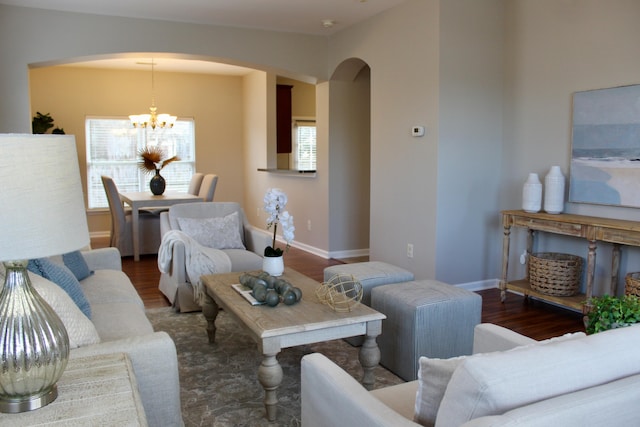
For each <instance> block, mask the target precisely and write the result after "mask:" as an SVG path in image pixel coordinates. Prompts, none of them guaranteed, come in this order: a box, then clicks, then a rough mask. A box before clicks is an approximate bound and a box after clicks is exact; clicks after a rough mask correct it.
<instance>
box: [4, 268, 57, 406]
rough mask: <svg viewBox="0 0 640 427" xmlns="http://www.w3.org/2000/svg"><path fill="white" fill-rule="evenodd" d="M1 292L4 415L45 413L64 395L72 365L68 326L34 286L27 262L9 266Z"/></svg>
mask: <svg viewBox="0 0 640 427" xmlns="http://www.w3.org/2000/svg"><path fill="white" fill-rule="evenodd" d="M4 266H5V269H6V277H5V282H4V287H3V288H2V291H1V292H0V319H2V321H1V322H0V412H7V413H17V412H25V411H31V410H34V409H38V408H41V407H43V406H45V405H47V404H49V403H51V402H53V401H54V400H55V398H56V397H57V396H58V391H57V388H56V382H57V381H58V380H59V379H60V377H61V376H62V373H63V372H64V369H65V367H66V366H67V361H68V360H69V337H68V335H67V330H66V329H65V327H64V324H63V323H62V321H61V320H60V318H59V317H58V315H57V314H56V313H55V311H53V309H52V308H51V307H50V306H49V304H47V302H46V301H45V300H44V299H42V297H41V296H40V295H39V294H38V292H36V290H35V289H34V288H33V286H32V285H31V280H30V279H29V276H28V274H27V269H26V266H27V261H26V260H24V261H8V262H5V263H4Z"/></svg>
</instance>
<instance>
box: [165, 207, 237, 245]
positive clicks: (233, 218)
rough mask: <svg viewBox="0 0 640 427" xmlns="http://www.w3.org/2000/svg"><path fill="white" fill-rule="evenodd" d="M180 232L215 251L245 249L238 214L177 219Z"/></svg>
mask: <svg viewBox="0 0 640 427" xmlns="http://www.w3.org/2000/svg"><path fill="white" fill-rule="evenodd" d="M177 219H178V225H179V226H180V230H181V231H183V232H184V233H185V234H186V235H188V236H189V237H191V238H192V239H194V240H195V241H196V242H198V243H200V244H201V245H202V246H206V247H208V248H214V249H245V246H244V244H243V243H242V238H241V237H240V220H239V217H238V212H233V213H231V214H229V215H227V216H225V217H217V218H177Z"/></svg>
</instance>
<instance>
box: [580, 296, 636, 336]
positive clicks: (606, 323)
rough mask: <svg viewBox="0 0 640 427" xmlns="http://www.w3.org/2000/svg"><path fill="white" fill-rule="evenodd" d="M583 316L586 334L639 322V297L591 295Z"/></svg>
mask: <svg viewBox="0 0 640 427" xmlns="http://www.w3.org/2000/svg"><path fill="white" fill-rule="evenodd" d="M589 303H590V305H591V309H590V310H589V312H588V313H587V316H586V318H585V326H586V332H587V334H595V333H598V332H602V331H606V330H608V329H615V328H622V327H625V326H629V325H632V324H634V323H638V322H640V299H639V298H638V297H636V296H634V295H625V296H623V297H614V296H609V295H603V296H601V297H592V298H591V300H590V301H589Z"/></svg>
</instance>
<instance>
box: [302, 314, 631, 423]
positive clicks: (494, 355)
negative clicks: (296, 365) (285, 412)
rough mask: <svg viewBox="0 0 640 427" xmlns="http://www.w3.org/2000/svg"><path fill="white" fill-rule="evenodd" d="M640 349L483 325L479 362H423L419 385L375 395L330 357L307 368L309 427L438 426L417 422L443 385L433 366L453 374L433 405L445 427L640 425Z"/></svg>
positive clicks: (609, 340)
mask: <svg viewBox="0 0 640 427" xmlns="http://www.w3.org/2000/svg"><path fill="white" fill-rule="evenodd" d="M638 343H640V326H631V327H627V328H621V329H614V330H610V331H606V332H602V333H599V334H595V335H590V336H584V335H583V334H574V335H571V336H565V337H562V338H559V339H552V340H545V341H542V342H539V343H538V342H536V341H533V340H531V339H530V338H527V337H524V336H522V335H519V334H517V333H515V332H513V331H510V330H508V329H505V328H502V327H499V326H496V325H492V324H480V325H478V326H477V327H476V330H475V337H474V355H473V356H466V357H463V358H456V359H449V360H432V361H427V360H421V368H423V367H424V368H425V369H424V371H421V373H420V376H419V379H418V380H416V381H412V382H408V383H403V384H400V385H396V386H391V387H386V388H383V389H379V390H374V391H372V392H369V391H366V390H365V389H364V388H363V387H362V386H361V385H360V384H359V383H358V382H357V381H356V380H355V379H353V377H351V376H350V375H349V374H347V373H346V372H345V371H343V370H342V369H341V368H339V367H338V366H337V365H335V364H334V363H333V362H331V361H330V360H329V359H327V358H326V357H324V356H323V355H321V354H317V353H315V354H310V355H307V356H305V357H304V358H303V359H302V385H301V386H302V397H301V399H302V425H303V426H305V427H316V426H327V427H329V426H337V425H349V426H367V427H369V426H394V427H401V426H419V425H432V424H431V423H430V422H428V421H424V420H422V423H421V424H418V423H417V422H415V421H413V420H414V414H415V411H416V406H418V405H416V402H418V403H420V402H425V401H428V400H429V399H428V398H427V395H428V394H429V393H431V392H433V391H435V390H436V388H437V387H435V386H434V384H433V383H434V382H435V383H437V382H438V381H437V380H438V375H437V374H434V375H432V376H429V375H428V374H426V372H427V368H426V366H427V363H429V362H435V363H434V365H438V364H440V365H443V366H444V365H448V366H449V368H450V369H451V371H450V372H449V373H448V376H447V375H441V378H440V381H441V382H442V384H441V387H442V390H441V391H440V394H439V398H441V401H440V402H439V405H438V392H435V393H434V394H435V395H436V398H434V399H432V400H431V401H430V402H427V403H431V404H433V405H435V407H434V408H431V411H433V414H434V416H435V420H433V421H434V425H435V426H436V427H448V426H465V427H484V426H540V427H543V426H544V427H548V426H563V427H572V426H575V427H578V426H579V427H584V426H604V425H640V406H638V404H637V402H638V401H639V399H640V363H638V361H639V360H640V345H638ZM513 347H517V348H513ZM511 348H513V349H512V350H508V349H511ZM476 353H483V354H476ZM429 372H431V371H429ZM427 378H429V380H430V381H431V383H429V381H428V380H427ZM434 379H435V380H434ZM429 387H431V388H429ZM418 390H419V391H420V394H418V395H417V393H418ZM432 397H433V396H432ZM423 404H424V403H423ZM421 409H422V410H424V407H421Z"/></svg>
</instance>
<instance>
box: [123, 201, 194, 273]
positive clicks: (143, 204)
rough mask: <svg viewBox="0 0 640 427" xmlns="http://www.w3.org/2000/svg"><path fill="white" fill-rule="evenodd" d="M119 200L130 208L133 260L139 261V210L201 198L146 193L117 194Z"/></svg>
mask: <svg viewBox="0 0 640 427" xmlns="http://www.w3.org/2000/svg"><path fill="white" fill-rule="evenodd" d="M119 195H120V200H122V202H124V203H126V204H127V205H129V206H130V207H131V225H132V228H133V230H132V234H133V260H134V261H140V227H139V221H138V220H139V217H140V209H147V208H156V209H157V208H162V207H169V206H172V205H176V204H178V203H193V202H202V201H203V200H202V198H201V197H199V196H195V195H193V194H189V193H179V192H169V191H167V192H165V193H163V194H161V195H158V196H156V195H154V194H152V193H150V192H148V191H137V192H126V193H119Z"/></svg>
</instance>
